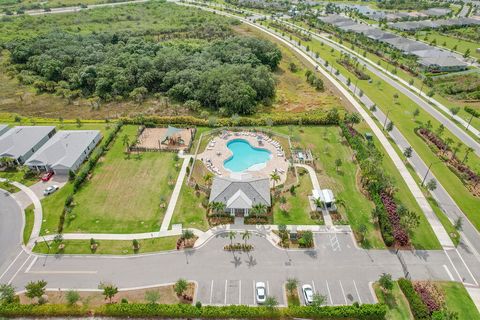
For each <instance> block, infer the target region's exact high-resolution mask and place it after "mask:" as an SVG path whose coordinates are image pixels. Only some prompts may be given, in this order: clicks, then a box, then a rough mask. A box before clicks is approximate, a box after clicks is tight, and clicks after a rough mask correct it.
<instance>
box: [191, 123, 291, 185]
mask: <svg viewBox="0 0 480 320" xmlns="http://www.w3.org/2000/svg"><path fill="white" fill-rule="evenodd" d="M262 136H265V135H262ZM235 139H243V140H246V141H248V143H250V145H251V146H252V147H256V148H262V149H265V150H268V151H270V153H271V159H270V160H268V161H267V162H266V164H265V165H264V166H263V165H255V166H252V167H251V168H250V169H247V170H245V171H243V172H239V173H237V172H231V171H229V170H227V169H226V168H225V167H224V166H223V163H224V161H225V160H227V159H228V158H230V157H231V156H232V151H230V149H229V148H228V147H227V144H228V143H229V142H230V141H232V140H235ZM274 143H275V140H274V139H273V141H272V142H269V141H267V140H263V144H262V145H260V144H259V142H258V140H257V137H256V135H254V134H249V133H243V132H242V133H238V135H236V134H232V135H230V136H228V137H224V138H222V137H221V136H216V137H214V138H213V139H212V140H210V141H209V143H208V145H207V148H206V149H205V151H204V152H202V153H200V154H199V155H198V158H199V159H200V160H202V162H203V163H204V164H205V165H206V166H207V168H208V169H209V170H210V171H211V172H212V173H213V174H215V175H218V176H222V177H228V178H233V179H247V178H265V177H270V174H271V173H272V172H273V171H275V170H277V173H278V175H279V176H280V181H279V182H278V183H277V185H279V184H282V183H285V181H286V179H287V171H288V165H289V163H288V161H287V159H286V158H285V154H284V152H282V155H280V154H279V151H278V149H277V147H276V146H275V145H274ZM270 184H271V185H272V186H273V181H272V180H271V181H270Z"/></svg>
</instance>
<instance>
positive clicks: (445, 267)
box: [443, 264, 455, 281]
mask: <svg viewBox="0 0 480 320" xmlns="http://www.w3.org/2000/svg"><path fill="white" fill-rule="evenodd" d="M443 268H444V269H445V271H446V272H447V274H448V277H449V278H450V280H451V281H455V279H454V278H453V275H452V273H451V272H450V270H449V269H448V267H447V265H446V264H444V265H443Z"/></svg>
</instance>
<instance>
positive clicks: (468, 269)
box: [455, 249, 478, 286]
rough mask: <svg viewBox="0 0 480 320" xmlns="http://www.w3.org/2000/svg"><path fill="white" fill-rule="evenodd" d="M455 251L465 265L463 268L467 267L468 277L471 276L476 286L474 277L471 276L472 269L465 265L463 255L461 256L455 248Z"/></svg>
mask: <svg viewBox="0 0 480 320" xmlns="http://www.w3.org/2000/svg"><path fill="white" fill-rule="evenodd" d="M455 252H456V253H457V254H458V256H459V257H460V260H462V262H463V264H464V265H465V268H467V271H468V273H469V274H470V277H472V279H473V281H474V282H475V285H477V286H478V282H477V280H476V279H475V277H474V276H473V274H472V271H470V268H469V267H468V266H467V264H466V263H465V260H463V257H462V255H461V254H460V252H458V250H457V249H455Z"/></svg>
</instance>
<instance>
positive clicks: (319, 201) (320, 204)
mask: <svg viewBox="0 0 480 320" xmlns="http://www.w3.org/2000/svg"><path fill="white" fill-rule="evenodd" d="M313 203H314V204H315V206H316V207H317V208H321V209H323V208H325V204H324V203H323V201H322V199H320V198H313Z"/></svg>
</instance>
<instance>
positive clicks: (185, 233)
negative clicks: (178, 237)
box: [182, 229, 195, 240]
mask: <svg viewBox="0 0 480 320" xmlns="http://www.w3.org/2000/svg"><path fill="white" fill-rule="evenodd" d="M193 237H195V234H194V233H193V231H192V230H189V229H183V231H182V238H183V239H185V240H189V239H193Z"/></svg>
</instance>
